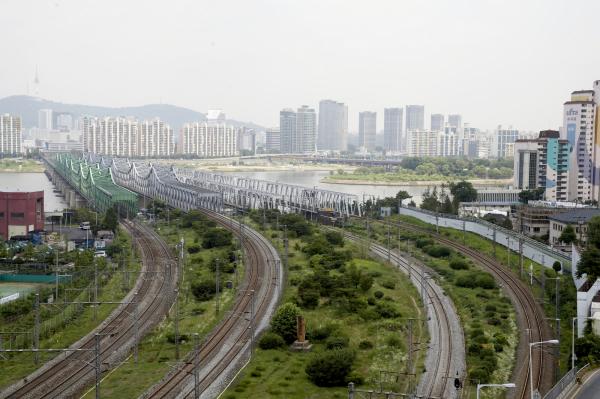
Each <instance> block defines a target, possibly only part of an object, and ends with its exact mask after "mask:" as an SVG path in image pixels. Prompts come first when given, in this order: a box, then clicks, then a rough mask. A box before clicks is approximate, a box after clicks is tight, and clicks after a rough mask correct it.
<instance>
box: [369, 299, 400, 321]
mask: <svg viewBox="0 0 600 399" xmlns="http://www.w3.org/2000/svg"><path fill="white" fill-rule="evenodd" d="M375 311H376V312H377V313H378V314H379V315H380V316H381V317H383V318H386V319H391V318H394V317H400V312H399V311H398V309H396V308H395V307H394V306H393V305H391V304H390V303H387V302H379V303H378V304H377V305H375Z"/></svg>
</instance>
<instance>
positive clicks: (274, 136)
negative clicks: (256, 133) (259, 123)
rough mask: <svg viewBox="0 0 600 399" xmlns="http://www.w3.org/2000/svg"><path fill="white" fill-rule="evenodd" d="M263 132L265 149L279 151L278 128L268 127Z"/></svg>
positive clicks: (270, 151)
mask: <svg viewBox="0 0 600 399" xmlns="http://www.w3.org/2000/svg"><path fill="white" fill-rule="evenodd" d="M265 133H266V137H265V150H266V151H267V152H268V153H278V152H281V135H280V133H279V128H269V129H267V131H266V132H265Z"/></svg>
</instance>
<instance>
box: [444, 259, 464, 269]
mask: <svg viewBox="0 0 600 399" xmlns="http://www.w3.org/2000/svg"><path fill="white" fill-rule="evenodd" d="M449 265H450V267H451V268H452V269H454V270H467V269H468V268H469V263H468V262H467V261H466V260H464V259H460V258H454V259H452V260H450V264H449Z"/></svg>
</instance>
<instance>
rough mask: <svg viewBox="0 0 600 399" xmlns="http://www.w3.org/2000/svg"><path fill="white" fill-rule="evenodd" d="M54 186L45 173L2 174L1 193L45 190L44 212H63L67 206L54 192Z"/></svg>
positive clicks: (0, 174)
mask: <svg viewBox="0 0 600 399" xmlns="http://www.w3.org/2000/svg"><path fill="white" fill-rule="evenodd" d="M53 189H54V186H53V185H52V182H50V180H48V178H47V177H46V175H45V174H44V173H13V172H8V173H0V191H41V190H44V211H45V212H53V211H62V210H63V209H64V208H67V204H66V203H65V201H64V200H63V198H62V197H59V196H58V195H57V194H56V193H54V192H53V191H52V190H53Z"/></svg>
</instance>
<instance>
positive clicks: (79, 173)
mask: <svg viewBox="0 0 600 399" xmlns="http://www.w3.org/2000/svg"><path fill="white" fill-rule="evenodd" d="M47 161H48V162H50V164H51V165H52V166H53V167H54V169H55V170H56V171H57V172H58V174H59V175H61V176H62V178H63V179H65V180H66V181H67V182H69V184H70V185H71V186H73V188H74V189H75V190H77V191H78V192H79V193H80V194H81V195H82V196H83V197H84V198H85V199H86V200H87V201H88V203H89V204H90V206H92V207H93V208H95V209H96V210H98V211H100V212H106V210H107V209H110V208H113V207H114V208H116V209H117V210H118V211H119V213H121V214H122V215H126V214H129V215H135V214H136V213H137V212H138V195H137V194H136V193H134V192H133V191H130V190H128V189H126V188H124V187H121V186H119V185H117V184H116V183H115V182H114V180H113V177H112V172H111V170H110V169H108V168H107V169H103V168H100V166H99V165H97V164H96V165H90V164H88V162H87V161H86V160H84V159H79V158H73V157H72V156H71V155H70V154H56V156H55V157H54V158H48V159H47Z"/></svg>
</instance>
